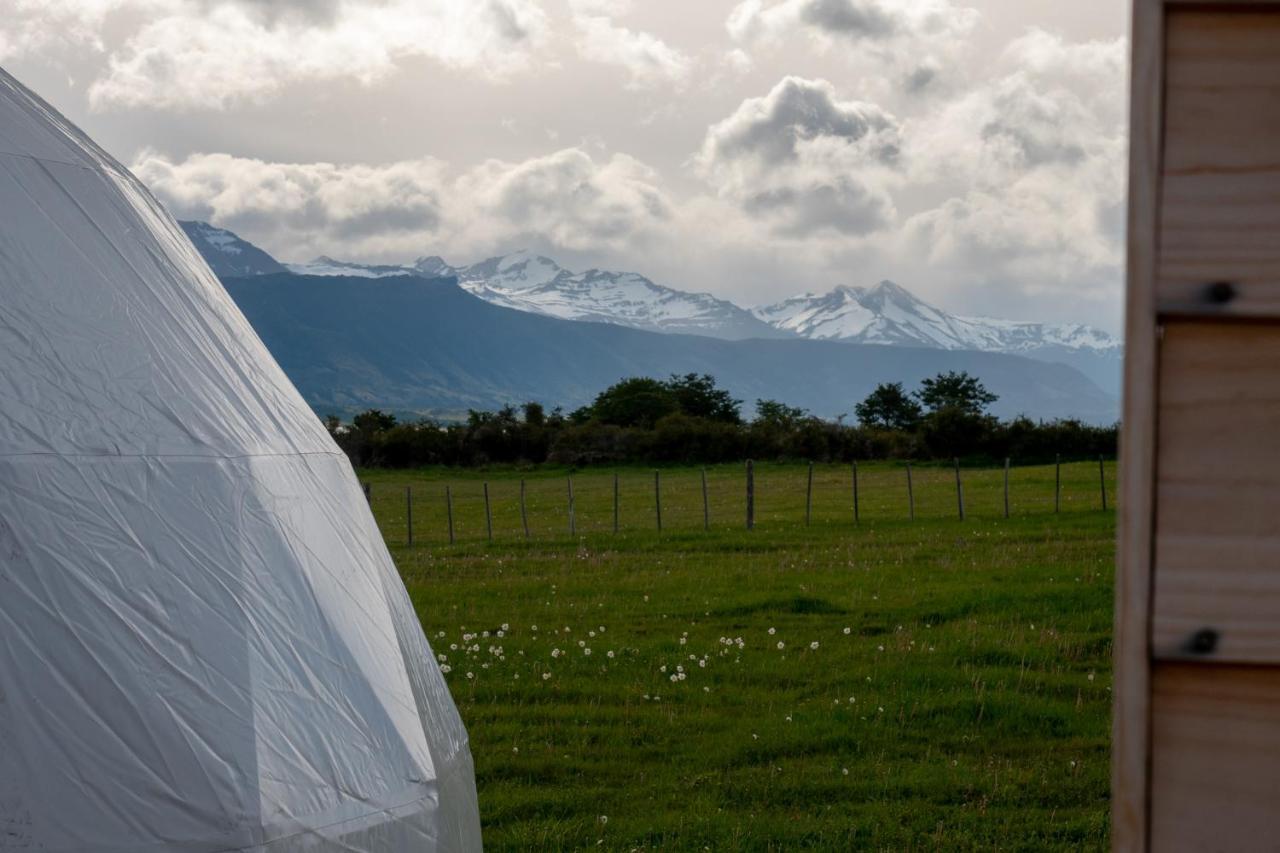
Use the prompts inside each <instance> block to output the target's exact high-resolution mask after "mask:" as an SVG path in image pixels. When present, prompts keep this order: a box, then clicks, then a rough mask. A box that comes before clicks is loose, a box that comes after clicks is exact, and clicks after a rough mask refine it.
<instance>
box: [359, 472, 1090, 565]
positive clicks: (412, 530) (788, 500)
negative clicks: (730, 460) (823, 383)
mask: <svg viewBox="0 0 1280 853" xmlns="http://www.w3.org/2000/svg"><path fill="white" fill-rule="evenodd" d="M1062 463H1063V460H1062V457H1061V455H1060V454H1056V455H1055V457H1054V460H1053V485H1052V489H1053V492H1052V505H1053V509H1052V512H1053V513H1054V514H1055V515H1060V514H1061V513H1062V512H1063V509H1064V507H1063V500H1064V481H1063V464H1062ZM815 467H816V466H815V464H814V463H812V462H810V463H808V464H807V465H806V467H805V469H804V482H803V488H804V508H803V512H804V525H805V526H806V527H810V526H812V525H813V524H814V523H815V512H817V511H818V509H819V505H824V506H826V507H827V509H825V510H821V512H820V514H819V515H818V516H817V519H816V520H817V523H822V524H829V523H832V515H831V512H832V510H831V509H830V504H829V503H828V504H823V502H822V501H821V500H819V497H820V493H821V494H830V492H829V491H827V490H829V489H830V488H831V483H832V480H831V477H830V475H829V474H827V475H824V477H823V479H822V483H824V484H825V485H823V486H822V489H819V488H818V480H817V478H816V477H815V473H816V472H815ZM950 467H951V468H952V472H951V473H952V475H953V477H954V488H955V504H954V507H955V510H954V511H955V513H956V515H955V516H954V517H958V519H959V520H960V521H962V522H963V521H965V520H967V519H968V517H969V515H970V510H971V507H970V506H969V501H968V500H967V498H969V495H966V489H965V486H966V483H965V482H964V480H965V475H964V471H963V466H962V465H961V463H960V460H959V459H958V458H953V460H952V465H951V466H950ZM1036 467H1040V468H1041V470H1043V468H1044V467H1046V466H1036ZM903 469H904V470H903V473H904V474H905V477H906V488H907V507H906V509H907V513H906V517H907V519H908V520H911V521H914V520H916V516H917V509H918V507H917V498H918V497H919V496H918V495H917V494H916V492H917V490H918V489H917V487H919V486H921V483H920V482H917V477H916V475H917V474H918V473H919V471H918V470H917V468H916V465H915V462H914V461H912V460H908V461H906V462H905V464H904V465H903ZM826 470H831V469H826ZM836 470H838V469H836ZM847 470H848V476H849V477H850V479H849V480H848V481H846V482H847V483H848V484H849V487H850V489H851V492H846V493H845V494H846V495H849V496H851V497H852V509H853V523H854V524H855V525H857V524H860V523H861V522H862V521H863V515H864V506H863V502H864V498H866V497H867V494H865V493H864V492H865V489H864V486H865V485H866V484H864V482H863V479H862V477H861V473H862V472H861V471H860V469H859V464H858V462H857V461H854V462H852V463H851V465H850V467H849V469H847ZM925 470H933V471H934V472H935V473H933V474H931V475H930V476H929V477H927V478H926V479H925V480H924V488H925V492H926V493H927V494H926V497H927V500H926V501H925V503H924V506H926V507H929V508H930V509H926V513H927V515H929V516H934V514H935V513H936V512H937V511H938V507H939V504H938V499H939V497H940V494H939V486H940V485H942V483H943V482H945V479H946V477H945V474H944V475H943V478H942V479H941V482H940V478H939V476H938V471H937V469H936V468H933V467H931V466H930V467H927V468H926V469H925ZM945 470H946V469H945V468H942V471H945ZM971 470H973V469H971ZM981 471H985V472H987V474H986V475H984V476H979V477H978V480H979V481H983V480H984V479H985V481H986V482H988V483H989V485H988V486H987V487H986V489H987V491H986V492H983V491H981V490H980V492H979V493H978V494H979V495H980V496H981V495H982V494H986V495H987V497H986V498H983V499H982V501H981V502H980V503H981V505H984V506H988V507H990V504H989V503H988V502H989V501H992V499H993V498H994V499H995V500H996V501H1001V503H996V504H995V507H994V511H995V514H996V517H1000V516H1001V515H1002V516H1003V518H1006V519H1008V518H1011V516H1012V512H1013V503H1014V495H1013V485H1014V484H1013V478H1012V472H1013V464H1012V459H1010V458H1008V457H1006V458H1005V459H1004V465H1003V466H1001V467H999V468H996V469H995V470H994V471H993V470H992V469H987V468H984V469H981ZM1072 471H1073V472H1074V473H1073V474H1072V476H1071V483H1072V486H1071V489H1070V494H1071V495H1072V496H1073V497H1069V498H1067V500H1068V501H1069V502H1073V503H1074V502H1075V501H1078V500H1079V498H1080V497H1081V496H1082V495H1086V494H1088V489H1087V487H1085V485H1084V484H1085V483H1087V482H1088V479H1089V478H1088V476H1087V474H1086V475H1085V476H1083V477H1082V474H1084V472H1087V471H1088V465H1087V462H1086V463H1084V464H1083V466H1082V465H1081V463H1080V462H1076V463H1075V467H1073V468H1072ZM1097 472H1098V473H1097V484H1096V489H1097V492H1096V497H1095V498H1092V499H1091V500H1088V501H1086V502H1085V504H1086V505H1089V504H1091V505H1092V506H1093V507H1094V508H1095V509H1097V508H1098V507H1101V509H1102V511H1103V512H1106V511H1109V509H1110V508H1111V500H1110V496H1109V495H1108V493H1107V489H1108V483H1107V476H1108V472H1107V460H1106V458H1105V457H1103V456H1099V457H1097ZM744 473H745V486H746V494H745V499H746V507H745V508H746V529H747V530H754V529H755V527H756V522H757V521H758V520H759V506H758V505H757V497H759V496H760V494H761V492H760V484H759V483H757V482H756V473H757V472H756V470H755V463H754V461H753V460H748V461H747V463H746V466H745V472H744ZM874 473H875V472H874V471H873V474H874ZM890 473H891V470H890V471H884V472H883V474H890ZM774 476H776V475H771V476H769V477H767V478H766V481H765V484H764V485H765V490H764V495H765V497H766V498H769V501H768V505H769V506H773V499H772V498H770V496H771V495H773V494H775V491H774V490H775V489H776V487H777V483H778V481H777V480H776V479H774ZM975 476H977V475H976V474H975ZM995 477H1000V478H1001V485H1000V489H1001V491H1000V493H999V495H1000V496H999V497H995V496H994V495H992V494H991V493H992V492H993V491H994V489H992V488H991V486H992V485H994V483H992V482H991V481H992V480H994V479H995ZM662 479H663V477H662V471H661V470H654V471H653V502H654V503H653V512H654V515H653V520H654V525H655V528H656V530H657V531H658V532H659V533H662V532H664V530H665V528H666V526H667V525H666V522H667V521H668V519H667V518H665V515H666V514H667V513H666V510H668V509H670V508H669V507H664V506H663V497H664V495H663V490H662V485H663V484H662ZM691 479H692V478H690V477H685V478H683V479H681V478H679V477H678V478H677V483H679V482H684V483H685V485H684V486H682V487H678V488H676V489H675V495H676V497H675V499H674V500H675V504H674V507H675V513H676V514H675V516H674V517H675V518H676V519H677V521H676V528H677V529H688V528H685V527H684V524H690V522H691V519H689V518H688V516H687V515H685V513H687V512H690V511H692V512H696V511H697V510H696V509H695V508H694V507H695V506H696V504H693V505H690V501H696V500H697V497H695V495H697V496H698V497H701V501H702V506H701V510H702V513H701V514H702V519H701V520H702V529H703V530H704V531H710V530H711V482H710V478H709V476H708V471H707V468H706V467H705V466H704V467H701V468H699V469H698V473H697V479H696V480H693V481H692V482H690V480H691ZM796 479H798V477H797V478H796ZM796 479H792V480H791V483H792V484H793V485H792V486H790V487H784V489H783V490H782V491H781V492H780V493H779V494H780V495H782V500H783V501H784V503H785V504H786V505H789V506H791V507H793V508H794V509H793V510H790V512H794V511H796V510H798V509H799V507H797V506H796V504H797V503H798V497H799V496H798V495H797V488H796V487H798V486H799V485H800V484H799V483H797V482H796ZM838 480H839V478H838V477H837V478H836V481H837V482H838ZM1044 480H1045V476H1044V474H1041V475H1039V478H1038V480H1037V482H1039V483H1041V484H1043V483H1044ZM630 482H633V483H634V480H632V481H630ZM717 482H719V481H717ZM889 482H891V479H889ZM869 483H870V485H871V487H872V492H871V493H870V494H871V495H872V497H873V503H872V504H871V505H872V506H873V507H878V509H874V510H873V512H874V514H875V516H876V517H880V516H881V515H882V514H883V513H884V511H885V509H886V504H885V503H884V502H883V499H881V500H880V501H876V500H875V499H874V496H875V494H876V493H877V492H878V491H879V489H880V487H881V485H883V484H885V480H884V479H882V478H880V477H873V479H872V480H871V481H869ZM877 483H879V484H880V485H877ZM930 484H931V485H930ZM374 485H375V484H372V483H369V482H362V483H361V490H362V492H363V494H364V495H365V497H366V499H367V500H368V501H369V504H370V506H371V507H372V506H374V504H375V502H376V503H377V505H378V506H382V507H384V508H385V507H386V506H387V505H388V504H387V501H388V499H389V498H391V497H392V495H389V494H388V493H387V492H385V491H382V490H381V489H379V490H378V495H379V496H380V497H378V498H377V499H376V500H375V494H374ZM453 485H456V484H449V483H446V484H444V503H445V507H444V510H445V513H444V514H445V520H446V523H447V533H448V541H449V543H450V544H456V543H457V542H458V541H459V531H458V528H457V519H456V518H455V512H454V510H455V507H454V494H453V488H452V486H453ZM479 485H480V489H479V490H478V491H480V493H481V494H480V495H475V493H474V492H472V493H471V494H472V495H473V496H472V497H469V498H467V499H466V501H467V503H468V505H469V506H472V507H475V509H474V510H468V511H467V513H476V514H477V515H478V509H479V507H478V506H477V502H476V500H475V498H476V497H482V498H483V511H484V536H485V539H486V540H487V541H489V542H493V541H494V540H495V538H497V536H498V532H496V531H495V528H494V513H495V506H494V503H493V501H494V496H493V494H492V492H491V490H490V488H489V486H490V483H489V482H488V481H487V480H486V481H483V482H481V483H479ZM1046 485H1047V484H1046ZM565 487H566V497H567V521H568V529H569V534H570V536H574V537H576V536H578V534H579V525H578V521H579V519H578V512H577V510H578V507H577V496H576V494H575V483H574V478H573V476H569V477H567V478H566V480H565ZM403 488H404V498H403V499H404V516H403V523H404V528H403V538H401V541H402V542H403V543H404V544H405V545H406V546H408V547H413V546H414V545H415V544H419V540H420V539H422V537H421V536H419V535H417V534H419V533H420V531H419V530H417V529H416V528H417V527H420V526H421V525H416V524H415V514H416V513H415V510H417V509H419V507H415V501H414V486H413V485H412V484H409V485H405V486H403ZM596 488H599V487H598V486H597V487H596ZM606 488H607V487H606ZM1027 488H1028V486H1027V485H1026V484H1024V485H1021V486H1019V494H1020V495H1024V496H1026V495H1028V494H1029V493H1028V492H1027V491H1026V490H1027ZM1041 488H1043V489H1044V490H1043V491H1039V492H1038V493H1039V494H1040V495H1041V497H1039V498H1034V497H1032V498H1031V500H1032V502H1033V504H1034V505H1036V506H1039V507H1041V508H1042V509H1041V510H1040V511H1045V512H1047V511H1048V508H1047V506H1046V501H1045V497H1046V496H1045V492H1047V491H1048V488H1045V487H1044V486H1042V487H1041ZM694 490H696V491H694ZM588 491H589V492H590V491H591V489H589V490H588ZM892 491H893V490H892V489H890V490H889V492H888V494H887V497H889V498H890V499H891V496H892ZM621 492H622V483H621V476H620V474H619V473H618V472H616V471H615V472H613V478H612V510H613V512H612V530H613V532H614V533H620V532H621V531H622V528H623V526H624V524H623V519H622V506H621V505H622V495H621ZM595 494H596V495H597V496H598V497H597V498H596V499H595V501H596V503H593V504H592V505H593V506H596V507H599V505H600V504H601V503H604V501H605V500H607V498H605V497H604V495H602V494H601V493H600V491H597V492H595ZM681 494H683V495H685V497H683V498H681V497H679V496H680V495H681ZM739 494H742V493H739ZM899 494H901V493H899ZM500 495H501V492H499V499H498V506H497V507H496V509H497V510H499V513H501V507H502V500H503V499H502V498H501V497H500ZM929 495H931V497H928V496H929ZM507 500H509V499H507ZM718 500H719V502H720V503H718V504H717V506H720V505H722V504H724V503H725V502H726V500H727V499H726V496H725V494H724V493H723V492H719V498H718ZM1020 500H1022V499H1021V498H1020ZM735 502H736V501H728V503H729V505H730V506H731V505H732V504H733V503H735ZM891 504H892V501H890V504H889V505H888V506H889V507H890V514H889V516H888V519H891V518H892V511H891ZM391 505H392V506H394V505H395V504H394V502H392V504H391ZM509 505H510V504H508V506H509ZM535 505H536V502H535ZM1074 505H1075V506H1079V504H1078V503H1074ZM428 506H429V505H428ZM544 506H545V504H544ZM847 506H848V505H847V504H846V507H847ZM637 509H638V507H637ZM436 511H438V510H436ZM605 511H607V509H606V510H605ZM847 511H848V510H847V509H846V510H845V512H847ZM988 511H989V510H988ZM530 512H531V507H530V505H529V495H528V486H527V482H526V480H525V479H523V478H521V479H520V480H519V513H520V521H519V524H520V527H519V529H518V533H517V535H519V533H522V534H523V536H524V538H525V539H526V540H531V539H533V538H534V532H535V531H534V530H533V527H532V525H531V520H530ZM467 513H464V516H467ZM778 513H779V510H778V509H772V510H770V511H769V515H768V517H769V518H770V519H771V521H772V522H776V521H777V520H778V519H779V516H778ZM982 513H983V511H982V510H979V515H981V514H982ZM433 514H434V513H433V512H432V511H430V509H429V511H428V517H430V516H432V515H433ZM545 514H546V510H545V509H544V510H543V511H542V515H541V517H546V515H545ZM554 514H558V513H553V515H554ZM393 517H394V516H393ZM467 517H471V518H475V517H476V516H475V515H470V516H467ZM694 517H695V518H696V516H694ZM784 517H785V516H784ZM791 517H792V518H795V517H796V516H795V515H792V516H791ZM844 517H845V519H848V516H844ZM988 517H990V516H988ZM436 518H439V517H438V516H436ZM562 518H563V517H562ZM632 518H634V516H633V517H632ZM682 518H683V519H685V521H684V523H683V524H682V523H681V521H680V519H682ZM836 518H837V519H838V516H836ZM899 518H901V516H899ZM888 519H886V520H888ZM418 520H421V519H418ZM600 522H603V524H600ZM633 523H634V522H633V521H628V523H627V525H626V526H628V527H630V526H631V525H632V524H633ZM845 523H846V524H847V523H848V522H847V521H846V522H845ZM595 524H596V525H599V526H596V527H594V529H596V530H599V529H600V527H604V528H605V529H606V530H607V529H608V527H607V526H606V525H608V521H604V520H603V519H601V520H600V521H597V522H595ZM693 524H696V522H693ZM469 525H470V522H466V523H465V524H464V525H463V527H464V530H463V534H464V535H463V537H462V538H463V539H469V538H470V539H473V537H475V535H476V534H475V533H472V534H466V530H475V528H474V527H470V526H469ZM430 526H431V525H428V527H430ZM690 526H692V525H690ZM561 529H563V528H561ZM588 529H591V527H590V526H589V528H588ZM396 538H400V537H398V536H397V537H396ZM431 538H432V537H431V536H427V537H426V539H427V540H428V541H429V540H430V539H431ZM473 541H474V539H473Z"/></svg>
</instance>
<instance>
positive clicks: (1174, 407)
mask: <svg viewBox="0 0 1280 853" xmlns="http://www.w3.org/2000/svg"><path fill="white" fill-rule="evenodd" d="M1159 401H1160V402H1159V420H1160V443H1159V453H1158V460H1157V470H1158V480H1157V482H1158V485H1157V498H1156V503H1157V506H1158V508H1159V509H1158V511H1157V516H1156V558H1155V566H1156V568H1155V606H1154V614H1153V625H1152V646H1153V651H1154V653H1155V655H1156V656H1157V657H1161V658H1185V657H1196V656H1197V655H1196V654H1195V653H1194V652H1193V651H1191V650H1190V648H1189V643H1188V641H1189V639H1190V637H1191V636H1192V635H1193V634H1194V633H1195V632H1196V631H1198V630H1201V629H1203V628H1211V629H1213V630H1214V631H1216V632H1217V633H1218V635H1219V641H1218V644H1217V648H1216V649H1215V650H1214V651H1213V653H1212V655H1211V658H1212V659H1214V660H1220V661H1235V662H1257V663H1277V664H1280V324H1276V325H1272V324H1241V323H1187V322H1183V323H1170V324H1168V325H1167V326H1166V327H1165V334H1164V343H1163V346H1162V352H1161V361H1160V386H1159ZM1277 734H1278V735H1280V732H1278V733H1277Z"/></svg>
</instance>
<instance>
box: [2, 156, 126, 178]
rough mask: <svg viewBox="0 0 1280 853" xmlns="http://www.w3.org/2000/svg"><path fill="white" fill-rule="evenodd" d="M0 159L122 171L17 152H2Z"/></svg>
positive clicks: (110, 166)
mask: <svg viewBox="0 0 1280 853" xmlns="http://www.w3.org/2000/svg"><path fill="white" fill-rule="evenodd" d="M0 157H13V158H15V159H19V160H33V161H35V162H36V163H53V164H55V165H58V166H70V167H72V168H73V169H84V170H85V171H86V172H115V173H116V174H117V175H119V174H120V169H119V168H117V167H115V166H112V165H109V164H106V163H96V164H94V165H92V166H90V165H87V164H85V163H71V162H69V161H67V160H55V159H54V158H52V157H37V156H35V155H34V154H19V153H18V152H17V151H0Z"/></svg>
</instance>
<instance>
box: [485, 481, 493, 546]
mask: <svg viewBox="0 0 1280 853" xmlns="http://www.w3.org/2000/svg"><path fill="white" fill-rule="evenodd" d="M484 530H485V534H486V535H488V537H489V541H490V542H492V541H493V513H491V512H490V511H489V484H488V483H487V482H486V483H485V484H484Z"/></svg>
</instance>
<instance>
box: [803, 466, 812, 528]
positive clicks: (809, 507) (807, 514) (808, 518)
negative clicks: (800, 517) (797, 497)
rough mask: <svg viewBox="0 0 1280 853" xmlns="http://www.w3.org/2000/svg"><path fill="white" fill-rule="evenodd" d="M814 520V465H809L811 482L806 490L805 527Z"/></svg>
mask: <svg viewBox="0 0 1280 853" xmlns="http://www.w3.org/2000/svg"><path fill="white" fill-rule="evenodd" d="M812 519H813V463H812V462H810V463H809V482H808V484H807V485H805V488H804V526H805V527H808V526H809V522H810V521H811V520H812Z"/></svg>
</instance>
